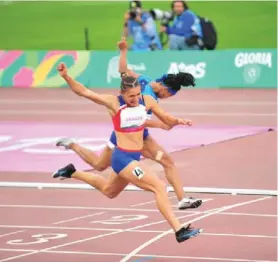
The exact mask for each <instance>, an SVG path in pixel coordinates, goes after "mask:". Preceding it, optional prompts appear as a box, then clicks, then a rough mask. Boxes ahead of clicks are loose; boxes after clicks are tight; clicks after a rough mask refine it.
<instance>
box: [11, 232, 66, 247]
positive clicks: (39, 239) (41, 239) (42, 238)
mask: <svg viewBox="0 0 278 262" xmlns="http://www.w3.org/2000/svg"><path fill="white" fill-rule="evenodd" d="M64 237H67V234H55V233H49V234H37V235H32V236H31V238H35V239H36V240H35V241H30V242H24V240H23V239H15V240H10V241H8V242H7V244H10V245H34V244H41V243H46V242H48V241H49V240H52V239H60V238H64Z"/></svg>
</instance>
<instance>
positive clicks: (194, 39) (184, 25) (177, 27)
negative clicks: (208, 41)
mask: <svg viewBox="0 0 278 262" xmlns="http://www.w3.org/2000/svg"><path fill="white" fill-rule="evenodd" d="M172 9H173V12H174V15H175V19H174V21H173V25H172V26H169V25H168V26H162V27H161V31H162V32H165V33H167V34H168V36H169V49H171V50H199V49H201V48H200V46H199V45H198V39H201V38H202V36H203V35H202V29H201V24H200V19H199V18H198V16H197V15H196V14H194V13H193V12H192V11H191V10H189V8H188V6H187V4H186V2H184V1H173V2H172Z"/></svg>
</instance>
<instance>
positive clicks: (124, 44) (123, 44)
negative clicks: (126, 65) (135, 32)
mask: <svg viewBox="0 0 278 262" xmlns="http://www.w3.org/2000/svg"><path fill="white" fill-rule="evenodd" d="M118 47H119V49H120V50H121V51H125V50H127V49H128V44H127V41H126V39H125V37H122V38H121V41H119V42H118Z"/></svg>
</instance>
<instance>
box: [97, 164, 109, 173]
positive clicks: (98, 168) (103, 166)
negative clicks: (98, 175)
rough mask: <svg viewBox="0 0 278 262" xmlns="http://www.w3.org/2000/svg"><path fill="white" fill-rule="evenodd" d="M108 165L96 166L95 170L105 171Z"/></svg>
mask: <svg viewBox="0 0 278 262" xmlns="http://www.w3.org/2000/svg"><path fill="white" fill-rule="evenodd" d="M107 167H108V166H107V165H104V164H96V165H95V170H97V171H100V172H101V171H104V170H105V169H107Z"/></svg>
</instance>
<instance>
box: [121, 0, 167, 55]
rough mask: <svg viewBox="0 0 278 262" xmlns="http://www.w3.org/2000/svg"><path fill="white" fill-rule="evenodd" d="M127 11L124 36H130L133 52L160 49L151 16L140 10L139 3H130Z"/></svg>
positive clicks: (140, 5)
mask: <svg viewBox="0 0 278 262" xmlns="http://www.w3.org/2000/svg"><path fill="white" fill-rule="evenodd" d="M129 5H130V7H129V11H128V12H127V13H126V14H125V23H124V36H125V37H128V36H131V37H132V38H133V44H132V46H131V50H133V51H150V50H157V49H162V45H161V43H160V40H159V37H158V33H157V30H156V24H155V22H154V20H153V18H152V16H151V15H150V14H149V13H148V12H145V11H143V10H142V4H141V2H140V1H131V2H130V4H129Z"/></svg>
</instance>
